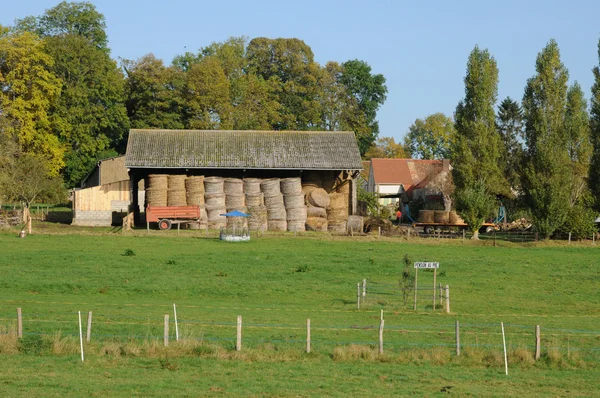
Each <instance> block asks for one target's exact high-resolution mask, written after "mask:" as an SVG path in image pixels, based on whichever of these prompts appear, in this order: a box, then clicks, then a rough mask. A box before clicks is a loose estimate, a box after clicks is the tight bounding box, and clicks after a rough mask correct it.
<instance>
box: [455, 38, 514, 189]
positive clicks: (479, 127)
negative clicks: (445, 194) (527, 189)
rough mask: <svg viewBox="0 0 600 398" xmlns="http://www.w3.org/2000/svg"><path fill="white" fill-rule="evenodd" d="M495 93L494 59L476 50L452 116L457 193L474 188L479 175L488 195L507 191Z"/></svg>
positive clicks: (476, 48)
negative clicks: (497, 125)
mask: <svg viewBox="0 0 600 398" xmlns="http://www.w3.org/2000/svg"><path fill="white" fill-rule="evenodd" d="M497 93H498V68H497V66H496V60H495V59H494V58H493V57H492V56H491V55H490V53H489V52H488V51H487V50H480V49H479V47H475V49H474V50H473V51H472V52H471V54H470V55H469V61H468V63H467V74H466V76H465V98H464V99H463V100H461V101H460V102H459V104H458V106H457V107H456V115H455V120H456V125H455V128H456V135H455V139H454V141H453V145H452V160H453V163H452V164H453V167H454V168H453V170H452V174H453V178H454V184H455V185H456V187H457V189H458V190H459V191H460V190H462V189H465V188H467V187H473V186H474V184H475V183H476V182H477V181H478V179H479V176H485V181H484V184H485V187H486V191H487V192H489V193H491V194H501V193H505V194H506V193H507V192H508V187H507V183H506V180H505V179H504V177H503V176H502V172H501V170H500V145H501V144H500V137H499V136H498V133H497V132H496V123H495V112H494V105H495V103H496V99H497Z"/></svg>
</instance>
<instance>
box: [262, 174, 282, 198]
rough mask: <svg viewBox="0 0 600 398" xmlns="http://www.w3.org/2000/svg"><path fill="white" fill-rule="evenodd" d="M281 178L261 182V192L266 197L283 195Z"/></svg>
mask: <svg viewBox="0 0 600 398" xmlns="http://www.w3.org/2000/svg"><path fill="white" fill-rule="evenodd" d="M280 181H281V180H280V179H279V178H268V179H266V180H262V181H261V182H260V190H261V191H262V192H263V193H264V194H265V196H273V195H276V194H280V193H281V187H280Z"/></svg>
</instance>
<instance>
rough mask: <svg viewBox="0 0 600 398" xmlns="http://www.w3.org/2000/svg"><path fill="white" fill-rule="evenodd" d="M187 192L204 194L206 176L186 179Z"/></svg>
mask: <svg viewBox="0 0 600 398" xmlns="http://www.w3.org/2000/svg"><path fill="white" fill-rule="evenodd" d="M185 190H186V191H187V192H202V193H204V176H192V177H188V178H186V179H185Z"/></svg>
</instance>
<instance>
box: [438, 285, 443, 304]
mask: <svg viewBox="0 0 600 398" xmlns="http://www.w3.org/2000/svg"><path fill="white" fill-rule="evenodd" d="M443 289H444V288H443V287H442V284H441V283H440V284H439V289H438V293H439V295H440V307H441V306H442V305H443V304H444V303H443V299H444V294H443V293H442V290H443Z"/></svg>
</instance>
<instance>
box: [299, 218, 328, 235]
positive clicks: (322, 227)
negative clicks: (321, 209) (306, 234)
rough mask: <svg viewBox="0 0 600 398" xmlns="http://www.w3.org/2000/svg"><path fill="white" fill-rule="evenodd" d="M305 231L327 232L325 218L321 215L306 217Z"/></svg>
mask: <svg viewBox="0 0 600 398" xmlns="http://www.w3.org/2000/svg"><path fill="white" fill-rule="evenodd" d="M305 225H306V230H307V231H318V232H327V225H328V224H327V219H326V218H321V217H308V218H307V219H306V223H305Z"/></svg>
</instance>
